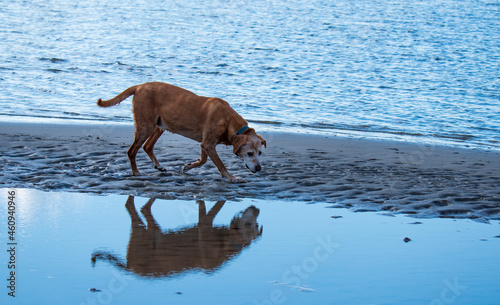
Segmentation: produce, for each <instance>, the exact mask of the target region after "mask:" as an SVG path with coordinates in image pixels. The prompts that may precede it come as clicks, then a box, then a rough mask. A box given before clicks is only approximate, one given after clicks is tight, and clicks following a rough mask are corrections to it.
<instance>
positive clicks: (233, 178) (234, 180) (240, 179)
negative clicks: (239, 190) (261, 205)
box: [229, 177, 247, 183]
mask: <svg viewBox="0 0 500 305" xmlns="http://www.w3.org/2000/svg"><path fill="white" fill-rule="evenodd" d="M229 181H230V182H231V183H246V182H247V181H246V180H245V179H243V178H240V177H231V178H229Z"/></svg>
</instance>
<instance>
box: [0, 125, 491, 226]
mask: <svg viewBox="0 0 500 305" xmlns="http://www.w3.org/2000/svg"><path fill="white" fill-rule="evenodd" d="M0 130H1V131H0V141H1V142H2V147H1V150H2V151H1V156H0V161H1V162H0V164H1V168H2V173H3V176H2V177H0V187H3V188H9V187H13V188H35V189H40V190H46V191H70V192H74V191H78V192H89V193H97V194H128V195H135V196H143V197H157V198H163V199H207V200H210V199H215V200H218V199H221V198H224V199H233V200H234V199H236V200H237V199H238V198H256V199H273V200H276V199H278V200H288V201H305V202H325V203H328V204H331V205H332V207H348V208H350V209H352V210H354V211H387V212H390V213H404V214H409V215H414V216H415V217H451V218H481V219H483V218H484V219H500V188H499V185H500V173H498V168H500V153H498V152H495V151H483V150H476V149H464V148H456V147H446V146H438V145H429V144H425V145H424V144H414V143H407V142H400V141H385V140H373V139H353V138H344V137H331V136H322V135H301V134H289V133H281V132H268V131H264V132H259V131H257V132H258V133H260V134H261V135H262V136H263V137H264V138H265V139H266V141H267V143H268V148H267V149H264V154H263V157H262V165H263V171H262V172H260V173H258V174H252V173H250V172H249V171H248V170H247V169H246V168H245V167H244V165H243V163H242V162H241V161H240V160H239V159H237V158H235V157H234V155H233V154H232V151H231V149H230V147H225V146H224V145H220V146H218V151H219V155H220V156H221V159H222V160H223V162H224V164H225V165H226V166H227V167H228V170H229V171H230V172H231V173H233V174H234V175H238V176H240V177H242V178H244V179H246V180H247V181H248V183H246V184H243V185H234V184H230V183H227V182H226V181H225V179H223V178H221V177H220V175H219V173H218V171H217V169H216V168H215V166H214V165H213V163H212V162H211V161H209V162H207V164H206V165H204V166H203V167H201V168H199V169H194V170H192V171H190V172H189V173H188V174H181V173H179V169H180V168H181V167H182V166H183V165H184V164H186V163H189V162H192V161H194V160H196V159H197V158H198V157H199V152H200V148H199V144H198V143H196V142H194V141H192V140H189V139H186V138H183V137H181V136H178V135H172V134H167V133H165V134H164V135H163V136H162V137H161V138H160V140H159V141H158V143H157V145H156V146H155V153H156V155H157V157H158V159H159V161H160V163H162V165H163V166H164V167H166V168H167V172H166V173H160V172H158V171H156V170H155V169H154V168H153V164H152V162H151V161H150V160H149V158H148V156H147V155H146V154H145V153H144V152H143V151H142V150H141V151H140V152H139V154H138V156H137V163H138V167H139V170H140V171H141V173H142V174H143V176H140V177H134V176H131V174H130V166H129V162H128V159H127V156H126V150H127V149H128V147H129V146H130V144H131V143H132V141H133V126H131V125H125V124H43V123H11V122H8V123H7V122H0Z"/></svg>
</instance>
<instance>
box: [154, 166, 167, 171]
mask: <svg viewBox="0 0 500 305" xmlns="http://www.w3.org/2000/svg"><path fill="white" fill-rule="evenodd" d="M155 169H157V170H159V171H160V172H166V171H167V169H166V168H164V167H163V166H155Z"/></svg>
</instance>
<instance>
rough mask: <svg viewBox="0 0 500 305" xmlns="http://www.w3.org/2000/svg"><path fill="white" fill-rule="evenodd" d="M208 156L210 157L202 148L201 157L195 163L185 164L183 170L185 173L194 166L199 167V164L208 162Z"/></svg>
mask: <svg viewBox="0 0 500 305" xmlns="http://www.w3.org/2000/svg"><path fill="white" fill-rule="evenodd" d="M207 157H208V155H207V153H206V152H205V151H204V150H203V149H202V150H201V156H200V158H199V159H198V160H197V161H195V162H193V163H189V164H186V165H184V167H183V168H182V170H181V172H182V173H185V172H187V171H188V170H190V169H193V168H195V167H198V166H202V165H203V164H205V163H207Z"/></svg>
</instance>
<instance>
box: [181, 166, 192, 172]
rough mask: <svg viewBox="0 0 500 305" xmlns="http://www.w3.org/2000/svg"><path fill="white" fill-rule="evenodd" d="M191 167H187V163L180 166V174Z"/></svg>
mask: <svg viewBox="0 0 500 305" xmlns="http://www.w3.org/2000/svg"><path fill="white" fill-rule="evenodd" d="M190 169H191V168H190V167H189V164H186V165H184V166H183V167H181V171H180V173H181V174H185V173H186V172H187V171H188V170H190Z"/></svg>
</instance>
